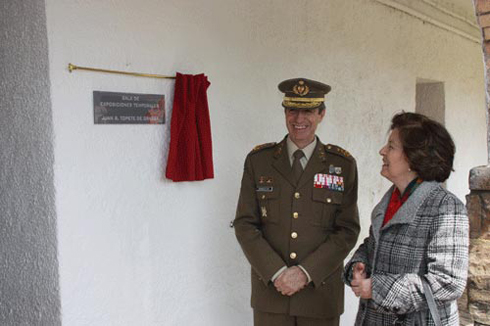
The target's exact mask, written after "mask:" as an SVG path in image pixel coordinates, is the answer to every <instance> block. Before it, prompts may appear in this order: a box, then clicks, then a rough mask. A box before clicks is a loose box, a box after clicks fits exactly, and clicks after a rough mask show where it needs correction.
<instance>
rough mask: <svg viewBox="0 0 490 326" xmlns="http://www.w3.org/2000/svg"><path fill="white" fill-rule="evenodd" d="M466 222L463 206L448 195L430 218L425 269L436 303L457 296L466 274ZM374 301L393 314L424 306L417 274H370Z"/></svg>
mask: <svg viewBox="0 0 490 326" xmlns="http://www.w3.org/2000/svg"><path fill="white" fill-rule="evenodd" d="M468 232H469V226H468V217H467V214H466V210H465V207H464V205H463V203H461V202H460V201H459V200H458V199H457V198H455V197H453V196H451V195H448V196H446V197H445V198H444V200H443V202H442V203H441V205H440V207H439V215H438V216H437V217H435V218H434V219H433V222H432V225H431V229H430V238H429V242H428V247H427V259H428V264H427V273H426V274H425V275H424V277H425V278H426V280H427V282H428V283H429V286H430V287H431V289H432V292H433V295H434V299H435V301H436V304H438V305H442V304H445V303H448V302H450V301H454V300H457V299H458V298H459V297H460V296H461V294H462V293H463V291H464V288H465V286H466V277H467V274H468V242H469V237H468ZM371 278H372V297H373V301H374V303H375V304H376V305H377V306H379V307H380V308H382V309H383V310H387V311H390V312H393V313H397V314H406V313H410V312H414V311H417V310H421V309H427V302H426V300H425V297H424V294H423V286H422V280H421V277H420V276H419V275H417V274H376V273H375V274H373V275H372V276H371Z"/></svg>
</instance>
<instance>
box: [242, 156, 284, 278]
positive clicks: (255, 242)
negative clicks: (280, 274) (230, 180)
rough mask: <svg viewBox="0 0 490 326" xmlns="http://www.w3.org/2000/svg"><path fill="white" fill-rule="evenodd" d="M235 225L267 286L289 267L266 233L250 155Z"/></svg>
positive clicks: (252, 261) (243, 245) (245, 249)
mask: <svg viewBox="0 0 490 326" xmlns="http://www.w3.org/2000/svg"><path fill="white" fill-rule="evenodd" d="M233 225H234V227H235V235H236V237H237V239H238V242H239V243H240V246H241V247H242V250H243V252H244V253H245V256H246V257H247V259H248V261H249V262H250V264H251V265H252V268H253V269H254V270H255V271H256V272H257V274H258V275H259V276H260V277H261V278H262V280H263V282H264V283H265V284H266V285H267V283H268V282H269V281H270V280H271V278H272V276H274V274H275V273H276V272H277V271H278V270H279V269H281V268H282V267H283V266H286V263H285V262H284V261H283V260H282V258H281V257H280V256H279V254H278V253H277V252H276V251H274V249H273V248H272V247H271V246H270V244H269V243H268V242H267V240H266V239H264V237H263V236H262V231H261V220H260V215H259V205H258V203H257V198H256V193H255V180H254V177H253V166H252V163H251V158H250V155H249V156H248V157H247V159H246V161H245V168H244V172H243V177H242V185H241V189H240V196H239V199H238V206H237V210H236V216H235V220H234V222H233Z"/></svg>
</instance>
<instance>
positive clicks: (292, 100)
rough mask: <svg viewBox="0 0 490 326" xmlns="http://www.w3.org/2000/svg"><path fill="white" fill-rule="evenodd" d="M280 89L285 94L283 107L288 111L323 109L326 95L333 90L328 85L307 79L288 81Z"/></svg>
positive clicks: (279, 86) (281, 84)
mask: <svg viewBox="0 0 490 326" xmlns="http://www.w3.org/2000/svg"><path fill="white" fill-rule="evenodd" d="M278 88H279V90H280V91H281V92H283V93H284V99H283V101H282V106H283V107H284V108H286V109H319V108H322V109H323V108H325V104H324V102H325V94H327V93H328V92H330V90H331V89H332V88H331V87H330V86H329V85H327V84H324V83H320V82H318V81H315V80H311V79H306V78H293V79H287V80H285V81H283V82H281V83H280V84H279V85H278Z"/></svg>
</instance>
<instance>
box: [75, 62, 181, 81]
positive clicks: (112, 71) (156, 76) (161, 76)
mask: <svg viewBox="0 0 490 326" xmlns="http://www.w3.org/2000/svg"><path fill="white" fill-rule="evenodd" d="M73 70H87V71H95V72H103V73H108V74H119V75H129V76H136V77H147V78H160V79H175V76H165V75H157V74H147V73H141V72H129V71H119V70H109V69H99V68H90V67H81V66H77V65H74V64H72V63H69V64H68V71H69V72H70V73H71V72H72V71H73Z"/></svg>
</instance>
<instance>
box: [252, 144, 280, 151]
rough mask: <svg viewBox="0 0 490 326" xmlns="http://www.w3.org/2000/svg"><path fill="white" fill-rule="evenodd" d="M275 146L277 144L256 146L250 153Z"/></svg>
mask: <svg viewBox="0 0 490 326" xmlns="http://www.w3.org/2000/svg"><path fill="white" fill-rule="evenodd" d="M276 144H277V143H266V144H262V145H257V146H255V147H254V148H253V149H252V151H251V153H255V152H258V151H260V150H262V149H265V148H269V147H273V146H275V145H276Z"/></svg>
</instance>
